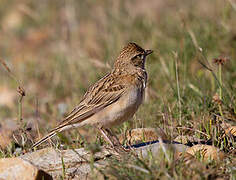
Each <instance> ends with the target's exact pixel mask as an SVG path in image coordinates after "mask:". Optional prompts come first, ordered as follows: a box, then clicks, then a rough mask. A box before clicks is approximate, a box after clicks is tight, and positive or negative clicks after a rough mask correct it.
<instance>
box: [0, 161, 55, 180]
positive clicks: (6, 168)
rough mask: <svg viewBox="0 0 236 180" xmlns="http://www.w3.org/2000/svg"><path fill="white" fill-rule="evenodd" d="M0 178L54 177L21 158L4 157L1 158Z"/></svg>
mask: <svg viewBox="0 0 236 180" xmlns="http://www.w3.org/2000/svg"><path fill="white" fill-rule="evenodd" d="M0 179H9V180H13V179H32V180H34V179H35V180H39V179H45V180H47V179H52V177H51V176H50V175H49V174H47V173H46V172H44V171H43V170H40V169H38V168H37V167H35V166H34V165H32V164H31V163H30V162H28V161H25V160H23V159H21V158H2V159H0Z"/></svg>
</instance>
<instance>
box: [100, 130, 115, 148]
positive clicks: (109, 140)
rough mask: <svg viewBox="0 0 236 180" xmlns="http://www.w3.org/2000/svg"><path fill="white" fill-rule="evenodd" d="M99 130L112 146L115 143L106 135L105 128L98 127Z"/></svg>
mask: <svg viewBox="0 0 236 180" xmlns="http://www.w3.org/2000/svg"><path fill="white" fill-rule="evenodd" d="M99 130H100V132H101V133H102V135H103V137H104V138H105V139H106V141H107V142H108V143H109V144H110V145H111V146H112V147H113V148H114V147H115V145H114V144H113V142H112V140H111V139H110V137H108V136H109V135H108V134H107V132H106V131H105V129H103V128H99Z"/></svg>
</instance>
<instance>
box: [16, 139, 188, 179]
mask: <svg viewBox="0 0 236 180" xmlns="http://www.w3.org/2000/svg"><path fill="white" fill-rule="evenodd" d="M186 148H187V146H185V145H182V144H168V143H163V142H162V143H160V142H158V141H153V142H148V143H141V144H137V145H134V146H132V149H133V151H134V153H136V154H137V155H138V156H140V157H144V158H145V157H148V154H149V153H150V152H152V153H154V154H158V153H159V152H160V150H168V151H169V150H174V151H175V152H176V151H177V152H183V151H185V149H186ZM113 155H115V156H117V152H116V151H114V149H110V148H107V147H104V146H103V147H100V151H96V152H91V151H88V150H86V149H84V148H80V149H68V150H55V149H53V148H46V149H42V150H38V151H35V152H32V153H28V154H25V155H23V156H20V158H22V159H24V160H27V161H29V162H31V163H32V164H33V165H35V166H36V167H38V168H39V169H42V170H44V171H46V172H48V173H50V175H52V176H53V178H59V177H60V176H61V175H62V172H63V169H62V168H63V166H64V167H65V169H64V170H65V176H66V178H78V179H86V178H87V177H88V175H89V173H90V172H91V161H92V162H93V163H92V166H93V167H95V168H94V169H99V168H105V167H106V165H107V161H106V159H107V158H109V157H111V156H113ZM118 155H122V154H118ZM62 161H63V165H62Z"/></svg>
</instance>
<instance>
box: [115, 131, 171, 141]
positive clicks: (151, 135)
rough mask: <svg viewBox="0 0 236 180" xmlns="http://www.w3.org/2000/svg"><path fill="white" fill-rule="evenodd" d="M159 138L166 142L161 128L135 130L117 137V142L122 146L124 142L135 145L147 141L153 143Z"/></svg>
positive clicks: (165, 136)
mask: <svg viewBox="0 0 236 180" xmlns="http://www.w3.org/2000/svg"><path fill="white" fill-rule="evenodd" d="M159 138H161V139H162V140H168V138H167V135H166V134H165V132H164V131H163V130H162V129H161V128H137V129H132V130H129V131H127V132H126V134H124V135H120V136H119V141H120V143H121V144H122V143H123V142H124V141H125V142H127V143H128V144H137V143H141V142H147V141H155V140H157V139H159Z"/></svg>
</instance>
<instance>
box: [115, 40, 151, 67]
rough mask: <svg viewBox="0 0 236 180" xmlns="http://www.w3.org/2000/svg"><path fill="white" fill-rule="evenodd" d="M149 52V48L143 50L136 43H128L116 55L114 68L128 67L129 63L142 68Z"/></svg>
mask: <svg viewBox="0 0 236 180" xmlns="http://www.w3.org/2000/svg"><path fill="white" fill-rule="evenodd" d="M151 53H152V51H151V50H144V49H143V48H141V47H140V46H138V45H137V44H136V43H133V42H131V43H128V44H127V46H125V47H124V48H123V49H122V50H121V52H120V54H119V56H118V57H117V59H116V62H115V64H114V68H121V67H125V66H129V67H130V65H133V66H136V67H140V68H144V65H145V59H146V56H147V55H149V54H151Z"/></svg>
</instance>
